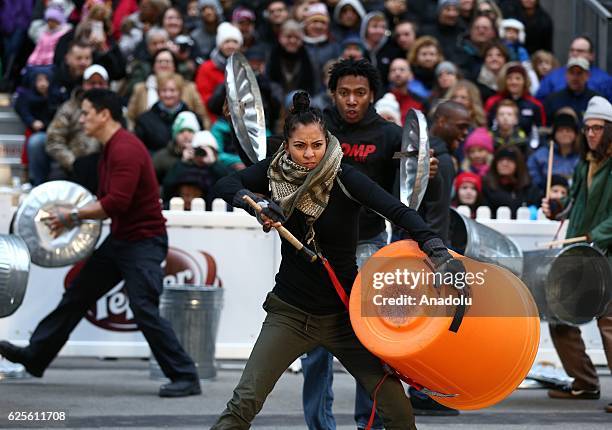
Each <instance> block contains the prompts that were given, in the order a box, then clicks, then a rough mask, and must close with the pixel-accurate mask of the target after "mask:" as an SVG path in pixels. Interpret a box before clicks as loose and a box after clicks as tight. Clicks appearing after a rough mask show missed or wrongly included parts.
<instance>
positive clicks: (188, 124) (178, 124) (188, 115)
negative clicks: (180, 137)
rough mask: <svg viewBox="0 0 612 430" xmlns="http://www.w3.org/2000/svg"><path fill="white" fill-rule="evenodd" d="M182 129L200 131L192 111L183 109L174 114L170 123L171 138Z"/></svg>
mask: <svg viewBox="0 0 612 430" xmlns="http://www.w3.org/2000/svg"><path fill="white" fill-rule="evenodd" d="M183 130H191V131H193V132H194V133H195V132H198V131H200V123H199V122H198V118H197V117H196V116H195V114H194V113H193V112H189V111H184V112H181V113H179V114H178V115H177V116H176V118H175V119H174V122H173V123H172V139H175V138H176V135H177V134H179V133H180V132H181V131H183Z"/></svg>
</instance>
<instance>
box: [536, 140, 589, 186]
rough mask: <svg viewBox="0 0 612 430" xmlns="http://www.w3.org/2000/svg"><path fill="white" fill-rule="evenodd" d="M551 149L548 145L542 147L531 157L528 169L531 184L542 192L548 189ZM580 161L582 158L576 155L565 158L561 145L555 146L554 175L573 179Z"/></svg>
mask: <svg viewBox="0 0 612 430" xmlns="http://www.w3.org/2000/svg"><path fill="white" fill-rule="evenodd" d="M549 151H550V149H549V147H548V145H542V146H540V147H539V148H538V149H537V151H536V152H534V153H533V154H531V155H530V156H529V159H528V160H527V167H528V169H529V176H530V177H531V182H533V183H534V184H535V185H537V186H538V187H539V188H540V190H545V189H546V175H547V174H548V153H549ZM578 161H580V156H579V155H578V154H576V153H570V154H569V155H566V156H563V155H561V152H559V145H558V144H555V148H554V158H553V168H552V171H553V175H560V176H563V177H565V178H566V179H567V180H569V179H571V177H572V176H573V175H574V171H575V170H576V165H577V164H578Z"/></svg>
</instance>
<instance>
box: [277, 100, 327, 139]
mask: <svg viewBox="0 0 612 430" xmlns="http://www.w3.org/2000/svg"><path fill="white" fill-rule="evenodd" d="M299 124H302V125H308V124H317V125H318V126H319V127H321V130H323V132H324V133H325V134H326V135H327V128H326V127H325V121H324V120H323V114H322V113H321V111H320V110H319V109H317V108H313V107H310V97H309V96H308V93H307V92H305V91H297V92H296V93H295V94H294V95H293V107H292V108H291V109H290V110H289V115H288V116H287V118H286V119H285V126H284V127H283V137H284V138H285V142H287V141H288V140H289V136H291V134H293V131H294V130H295V128H296V127H297V126H298V125H299Z"/></svg>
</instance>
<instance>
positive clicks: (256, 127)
mask: <svg viewBox="0 0 612 430" xmlns="http://www.w3.org/2000/svg"><path fill="white" fill-rule="evenodd" d="M225 88H226V90H227V100H228V105H229V111H230V116H231V118H232V124H233V126H234V131H235V132H236V137H237V138H238V142H239V143H240V146H241V147H242V149H243V150H244V152H245V153H246V154H247V156H248V157H249V160H251V162H253V163H257V162H258V161H261V160H263V159H264V158H266V118H265V113H264V107H263V102H262V99H261V93H260V91H259V85H257V79H256V78H255V74H254V73H253V69H251V66H250V65H249V62H248V61H247V59H246V58H245V57H244V55H242V54H241V53H239V52H237V53H235V54H233V55H232V56H231V57H229V58H228V59H227V64H226V66H225Z"/></svg>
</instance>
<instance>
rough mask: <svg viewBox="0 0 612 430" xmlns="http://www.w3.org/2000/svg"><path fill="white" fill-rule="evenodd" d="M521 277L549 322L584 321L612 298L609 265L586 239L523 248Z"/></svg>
mask: <svg viewBox="0 0 612 430" xmlns="http://www.w3.org/2000/svg"><path fill="white" fill-rule="evenodd" d="M523 281H524V282H525V284H526V285H527V287H528V288H529V290H530V291H531V293H532V294H533V297H534V298H535V301H536V303H537V305H538V309H539V311H540V315H541V316H542V317H543V318H546V319H547V320H548V321H550V322H557V323H563V324H569V325H580V324H586V323H588V322H589V321H591V320H592V319H593V318H597V317H598V316H601V315H602V314H603V313H604V312H605V310H606V308H607V306H608V304H609V303H610V301H611V300H612V269H611V268H610V262H609V261H608V259H607V258H606V257H605V255H604V254H603V253H602V252H601V251H599V250H598V249H596V248H594V247H592V246H589V245H587V244H585V243H577V244H574V245H571V246H568V247H565V248H561V249H559V248H556V249H544V250H538V251H526V252H525V267H524V271H523Z"/></svg>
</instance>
